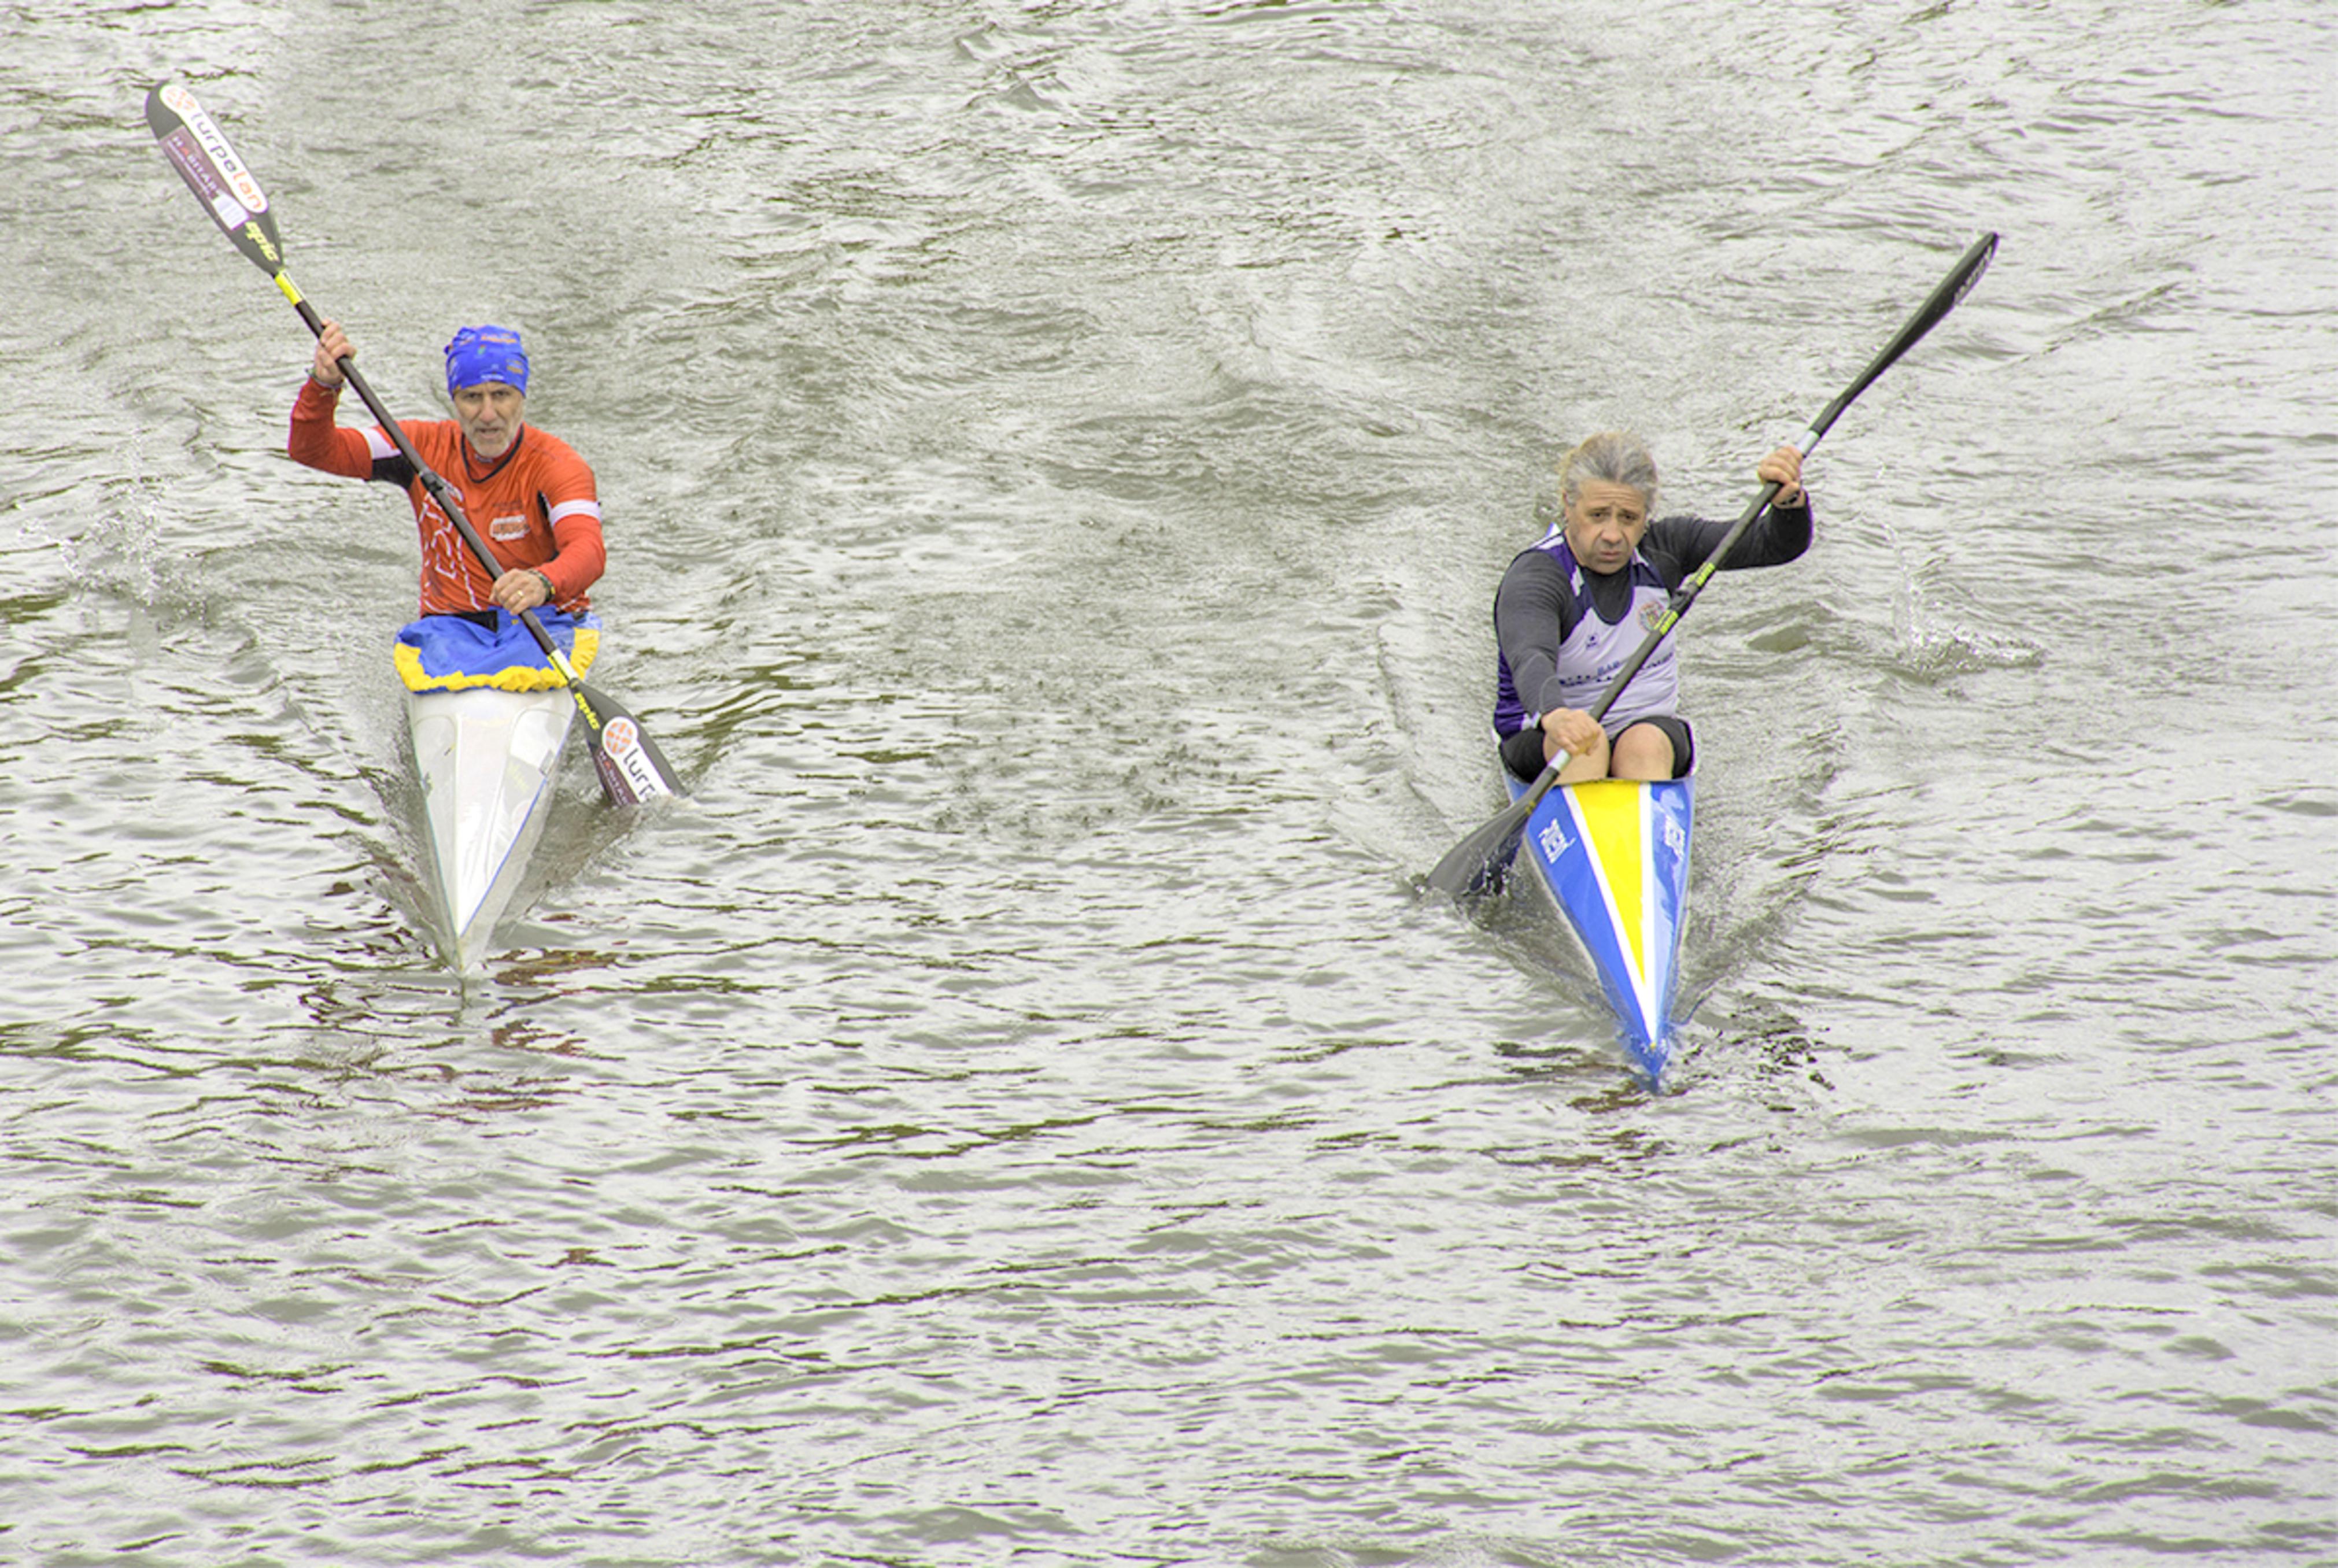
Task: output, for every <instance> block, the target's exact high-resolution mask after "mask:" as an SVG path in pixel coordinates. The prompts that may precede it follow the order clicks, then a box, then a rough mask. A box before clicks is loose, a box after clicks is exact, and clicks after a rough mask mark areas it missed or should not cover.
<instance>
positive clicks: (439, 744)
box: [406, 687, 576, 970]
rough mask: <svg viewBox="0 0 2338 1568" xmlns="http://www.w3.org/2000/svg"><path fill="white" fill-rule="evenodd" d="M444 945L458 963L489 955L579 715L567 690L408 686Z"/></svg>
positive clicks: (473, 965) (467, 966)
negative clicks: (422, 688)
mask: <svg viewBox="0 0 2338 1568" xmlns="http://www.w3.org/2000/svg"><path fill="white" fill-rule="evenodd" d="M406 715H407V722H408V727H409V729H410V730H411V731H412V733H413V737H414V765H415V768H416V770H417V773H418V774H419V775H420V778H421V781H422V815H423V819H424V823H425V826H426V827H427V829H428V831H429V837H430V861H431V871H432V873H433V883H434V886H435V888H436V891H437V896H438V910H437V914H438V920H439V925H440V933H439V937H440V943H441V946H442V947H443V949H444V951H445V953H446V955H447V962H448V963H450V964H452V965H454V966H455V967H456V968H457V969H458V970H475V969H477V968H479V967H480V966H481V965H482V963H483V961H484V960H485V958H486V954H487V948H488V944H489V943H490V942H491V941H492V940H493V938H494V936H495V934H496V922H497V921H498V920H500V919H501V918H502V917H503V913H504V908H505V907H506V905H508V904H509V903H510V902H511V897H512V895H513V893H515V892H516V891H517V890H518V887H519V884H520V880H521V878H522V877H524V876H525V875H526V871H527V862H528V857H529V856H530V855H532V854H534V853H535V842H536V839H537V838H540V837H541V836H542V835H543V832H544V823H545V818H546V817H548V816H549V815H550V814H551V809H552V794H553V780H554V779H555V776H556V775H557V773H558V771H559V769H560V755H561V752H562V750H564V749H565V746H566V744H567V741H568V729H569V725H570V723H571V722H572V721H573V720H575V717H576V700H575V697H574V696H572V695H571V694H570V693H569V692H568V691H566V690H565V688H560V687H555V688H554V689H552V690H551V691H499V690H497V689H496V688H493V687H473V688H470V689H468V690H466V691H408V693H407V694H406Z"/></svg>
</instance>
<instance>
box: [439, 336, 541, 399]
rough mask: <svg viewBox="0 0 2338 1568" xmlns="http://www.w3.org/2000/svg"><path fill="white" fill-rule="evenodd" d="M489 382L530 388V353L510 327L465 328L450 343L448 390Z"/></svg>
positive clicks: (524, 389)
mask: <svg viewBox="0 0 2338 1568" xmlns="http://www.w3.org/2000/svg"><path fill="white" fill-rule="evenodd" d="M488 381H500V382H502V383H503V384H504V385H505V386H506V387H518V388H519V389H520V391H521V392H523V393H525V392H526V390H527V354H526V351H525V350H524V349H522V348H520V346H519V334H518V333H516V332H515V331H513V330H512V329H511V328H508V327H466V328H463V329H462V330H461V331H459V332H457V333H456V334H455V340H454V341H453V342H452V343H449V344H447V391H449V392H457V391H460V390H461V389H462V388H464V387H477V386H480V385H482V384H483V383H486V382H488Z"/></svg>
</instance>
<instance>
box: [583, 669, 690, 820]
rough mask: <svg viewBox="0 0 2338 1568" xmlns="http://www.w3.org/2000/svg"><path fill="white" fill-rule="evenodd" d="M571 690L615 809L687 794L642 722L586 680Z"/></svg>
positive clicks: (596, 766)
mask: <svg viewBox="0 0 2338 1568" xmlns="http://www.w3.org/2000/svg"><path fill="white" fill-rule="evenodd" d="M569 690H570V691H574V692H575V694H576V706H577V708H578V709H579V710H580V711H582V712H583V713H584V715H585V739H586V740H589V741H590V742H591V743H592V747H593V770H594V772H595V773H597V774H599V775H600V776H601V791H602V793H603V794H604V795H606V796H608V798H609V804H610V805H612V806H638V805H640V804H641V803H642V802H643V801H644V800H650V799H655V798H656V797H658V796H661V795H682V794H686V793H687V791H686V790H684V789H683V787H682V779H680V777H679V776H677V775H676V774H675V772H674V770H673V768H672V767H671V766H670V765H669V764H668V763H667V762H666V760H665V754H664V753H663V752H662V751H660V750H658V749H657V742H656V741H654V740H651V739H650V734H649V731H648V730H644V729H643V728H642V722H641V720H638V719H636V718H634V716H633V715H632V714H631V713H628V712H626V711H624V709H623V708H620V707H618V706H617V705H616V704H615V703H614V702H612V701H609V700H608V699H607V698H606V697H604V696H603V695H601V693H600V692H598V691H594V689H593V688H592V687H590V686H587V685H585V684H584V683H583V682H581V681H580V682H578V683H577V684H576V685H575V686H572V687H570V688H569Z"/></svg>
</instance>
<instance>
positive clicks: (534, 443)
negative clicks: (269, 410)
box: [286, 321, 607, 625]
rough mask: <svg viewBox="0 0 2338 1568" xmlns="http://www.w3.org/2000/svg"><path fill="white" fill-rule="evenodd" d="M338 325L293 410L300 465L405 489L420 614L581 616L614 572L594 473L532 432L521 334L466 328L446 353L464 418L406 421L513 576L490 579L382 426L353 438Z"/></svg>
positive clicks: (412, 438) (411, 437)
mask: <svg viewBox="0 0 2338 1568" xmlns="http://www.w3.org/2000/svg"><path fill="white" fill-rule="evenodd" d="M356 352H357V350H356V349H355V348H351V347H350V345H349V338H348V337H347V336H346V335H345V334H343V332H342V331H341V328H340V324H339V322H335V321H328V322H326V323H325V324H324V329H323V330H322V331H320V332H319V333H318V335H317V353H316V358H315V359H314V360H313V361H311V363H310V365H309V377H308V379H307V380H306V381H305V382H303V383H302V384H301V387H300V397H298V398H297V399H295V400H294V402H293V405H292V430H291V436H290V440H289V442H288V443H287V446H286V450H288V451H289V452H290V454H291V455H292V456H293V457H294V458H295V459H296V460H298V461H299V462H300V463H303V464H306V465H307V466H309V467H311V468H320V469H322V470H324V471H325V472H326V473H328V474H339V475H345V476H347V477H349V478H352V479H381V480H387V481H389V482H391V483H393V484H397V485H402V486H404V487H405V490H406V493H407V496H408V499H409V500H410V501H412V503H413V505H414V519H415V523H416V525H417V528H418V529H419V530H420V533H421V538H422V613H423V614H424V615H426V616H427V615H460V616H463V617H465V618H466V619H469V620H474V621H479V622H485V623H487V624H489V625H492V624H493V623H494V622H495V612H496V608H497V607H498V606H500V607H501V608H502V609H504V610H506V611H508V612H510V613H513V614H517V613H519V612H520V611H522V610H532V609H535V608H536V607H537V606H538V605H545V604H549V605H551V606H552V607H553V608H554V609H555V610H556V611H559V612H563V613H567V614H570V615H577V616H581V615H583V614H584V613H585V611H586V610H587V608H588V607H589V606H590V604H591V600H590V598H589V596H588V595H587V593H586V592H585V591H586V590H587V589H589V588H590V587H591V586H592V585H593V584H594V583H595V582H597V581H599V579H600V576H601V572H602V569H603V567H604V564H606V560H607V556H606V553H605V551H604V548H603V545H602V540H601V503H600V499H599V497H598V495H597V494H596V493H595V491H594V484H593V470H592V469H591V468H590V467H588V466H586V465H585V460H584V459H583V458H582V457H579V456H577V455H576V453H575V451H574V450H573V449H571V448H570V447H569V446H568V445H567V444H566V443H565V442H564V441H561V440H560V439H558V438H557V437H555V436H550V435H547V434H545V432H544V431H542V430H537V429H533V428H531V427H530V426H528V424H527V422H526V415H527V355H526V352H525V350H523V349H522V348H521V346H520V340H519V335H518V334H517V333H516V332H512V331H509V330H506V328H500V327H466V328H463V329H462V330H461V331H459V332H457V333H456V334H455V338H454V341H453V342H451V343H449V344H447V398H448V400H449V401H450V402H451V403H452V404H453V406H454V412H455V417H454V418H453V419H451V420H447V419H418V420H413V421H407V420H400V421H399V424H400V425H401V426H403V428H404V429H405V432H406V436H407V439H408V441H409V442H410V443H412V445H413V447H414V450H415V453H416V454H417V456H419V457H420V458H421V459H422V461H423V462H425V463H427V464H428V465H429V466H431V467H432V468H433V469H434V470H436V471H437V473H438V474H439V475H441V476H442V477H444V478H445V479H446V480H447V484H448V485H451V486H453V488H454V491H455V495H456V496H457V501H458V502H459V504H460V505H461V506H462V508H463V512H464V515H466V516H467V517H468V518H469V519H470V522H471V525H472V527H473V528H475V529H476V530H477V532H478V533H479V534H480V535H481V536H482V537H483V538H485V539H486V542H487V546H488V548H489V549H490V550H492V551H493V552H494V553H495V554H496V558H497V561H498V562H499V564H501V565H502V567H503V570H502V571H501V572H500V573H496V575H495V576H493V577H490V576H489V575H488V573H487V572H486V569H485V568H483V567H482V566H480V564H479V563H478V559H477V557H476V556H475V555H473V554H471V551H470V548H469V547H468V546H467V544H464V542H463V537H462V535H461V534H459V533H457V531H456V529H455V525H454V524H453V523H452V522H450V521H449V520H448V519H447V516H446V515H445V514H444V513H442V512H441V511H440V510H439V509H438V504H437V502H436V501H433V500H432V499H431V498H430V496H429V494H428V493H427V491H426V490H425V489H424V488H423V486H422V482H421V480H420V478H419V477H418V476H417V475H416V474H415V472H414V469H413V467H412V466H410V465H409V464H408V462H407V461H406V459H405V458H403V457H401V456H399V455H398V448H397V447H396V446H394V445H393V444H392V443H391V441H390V439H389V437H388V436H387V435H385V434H384V433H383V432H382V431H380V430H378V429H365V430H359V429H353V428H352V429H345V428H343V427H341V426H339V425H338V424H337V423H336V422H335V418H334V410H335V407H336V406H337V402H338V399H339V396H340V391H341V387H342V386H343V385H344V378H343V377H342V375H341V371H340V367H339V363H338V361H339V359H340V358H341V357H342V356H344V355H354V354H355V353H356Z"/></svg>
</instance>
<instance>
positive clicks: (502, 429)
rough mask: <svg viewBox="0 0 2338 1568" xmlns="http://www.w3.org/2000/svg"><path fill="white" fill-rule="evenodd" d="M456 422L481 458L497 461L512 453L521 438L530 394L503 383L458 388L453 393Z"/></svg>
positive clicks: (484, 382) (492, 382) (486, 383)
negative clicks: (520, 429)
mask: <svg viewBox="0 0 2338 1568" xmlns="http://www.w3.org/2000/svg"><path fill="white" fill-rule="evenodd" d="M452 397H453V401H454V404H455V423H456V424H457V425H460V426H462V427H463V436H464V439H466V440H467V441H468V442H470V444H471V450H472V451H474V452H476V453H477V454H478V455H479V456H482V457H486V458H488V459H494V458H496V457H500V456H503V455H504V454H505V453H506V452H508V451H510V450H511V444H512V443H513V442H515V441H516V440H518V439H519V426H520V418H521V416H523V415H524V414H526V412H527V394H526V393H524V392H522V391H521V390H520V389H519V388H518V387H506V386H505V385H504V384H503V383H502V382H500V381H482V382H481V383H479V385H477V386H476V387H457V388H456V389H455V391H454V393H453V394H452Z"/></svg>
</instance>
